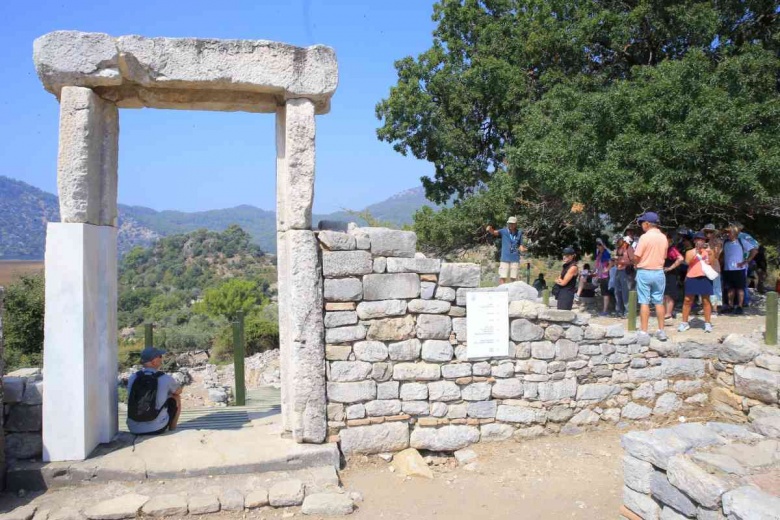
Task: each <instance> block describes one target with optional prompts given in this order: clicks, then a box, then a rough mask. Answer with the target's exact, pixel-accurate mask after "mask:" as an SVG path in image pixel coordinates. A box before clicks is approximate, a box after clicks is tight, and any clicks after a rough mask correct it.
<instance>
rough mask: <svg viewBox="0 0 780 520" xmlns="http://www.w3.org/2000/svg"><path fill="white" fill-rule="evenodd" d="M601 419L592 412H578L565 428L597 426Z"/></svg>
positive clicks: (586, 410)
mask: <svg viewBox="0 0 780 520" xmlns="http://www.w3.org/2000/svg"><path fill="white" fill-rule="evenodd" d="M600 419H601V417H600V416H599V414H597V413H596V412H594V411H593V410H588V409H587V408H585V409H584V410H580V411H579V412H578V413H577V414H576V415H575V416H574V417H572V418H571V420H570V421H569V424H568V425H567V426H587V425H593V424H598V422H599V420H600Z"/></svg>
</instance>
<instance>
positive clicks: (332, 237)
mask: <svg viewBox="0 0 780 520" xmlns="http://www.w3.org/2000/svg"><path fill="white" fill-rule="evenodd" d="M317 239H318V240H319V241H320V244H322V245H323V246H324V247H325V248H326V249H327V250H329V251H352V250H354V249H355V237H353V236H352V235H350V234H349V233H341V232H338V231H329V230H323V231H320V232H319V233H318V234H317Z"/></svg>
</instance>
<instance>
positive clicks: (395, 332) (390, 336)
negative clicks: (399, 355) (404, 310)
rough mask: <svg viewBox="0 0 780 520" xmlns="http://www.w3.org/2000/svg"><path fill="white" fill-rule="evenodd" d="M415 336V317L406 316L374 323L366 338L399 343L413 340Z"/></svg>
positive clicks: (369, 328)
mask: <svg viewBox="0 0 780 520" xmlns="http://www.w3.org/2000/svg"><path fill="white" fill-rule="evenodd" d="M414 334H415V322H414V317H413V316H410V315H406V316H404V317H403V318H385V319H382V320H374V321H372V322H371V325H370V326H369V327H368V333H367V334H366V337H367V338H368V339H370V340H379V341H399V340H406V339H411V338H413V337H414Z"/></svg>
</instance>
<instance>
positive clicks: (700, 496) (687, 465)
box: [666, 455, 732, 509]
mask: <svg viewBox="0 0 780 520" xmlns="http://www.w3.org/2000/svg"><path fill="white" fill-rule="evenodd" d="M666 476H667V478H668V479H669V482H670V483H671V484H672V485H673V486H674V487H676V488H677V489H679V490H680V491H682V492H683V493H685V494H686V495H688V496H689V497H690V498H692V499H693V500H695V501H696V502H698V503H699V504H701V505H702V506H703V507H706V508H708V509H715V508H717V507H719V506H720V501H721V495H723V493H725V492H727V491H729V490H730V489H731V487H732V486H731V485H730V483H729V482H728V481H726V480H724V479H722V478H720V477H718V476H716V475H713V474H711V473H708V472H707V471H705V470H704V469H702V468H701V467H700V466H698V465H697V464H695V463H693V462H692V461H691V460H690V459H689V458H688V457H686V456H685V455H675V456H674V457H672V458H671V459H669V461H668V465H667V468H666Z"/></svg>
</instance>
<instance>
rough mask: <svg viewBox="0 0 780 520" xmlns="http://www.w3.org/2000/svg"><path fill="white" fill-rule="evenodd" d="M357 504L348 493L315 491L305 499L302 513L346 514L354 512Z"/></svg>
mask: <svg viewBox="0 0 780 520" xmlns="http://www.w3.org/2000/svg"><path fill="white" fill-rule="evenodd" d="M354 509H355V505H354V503H353V502H352V499H351V498H350V497H349V496H348V495H346V494H340V493H314V494H311V495H308V496H307V497H306V498H305V499H304V500H303V506H302V507H301V513H303V514H304V515H310V516H325V517H332V516H346V515H349V514H352V511H354Z"/></svg>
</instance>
